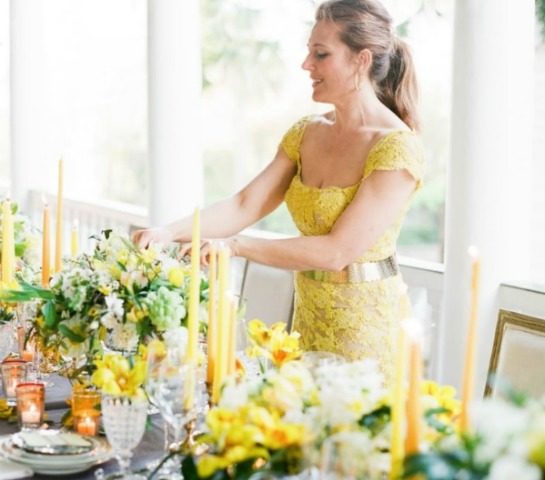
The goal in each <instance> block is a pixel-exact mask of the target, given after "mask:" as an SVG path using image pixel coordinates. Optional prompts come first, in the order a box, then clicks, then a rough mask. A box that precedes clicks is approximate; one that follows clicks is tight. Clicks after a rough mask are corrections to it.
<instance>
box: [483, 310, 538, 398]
mask: <svg viewBox="0 0 545 480" xmlns="http://www.w3.org/2000/svg"><path fill="white" fill-rule="evenodd" d="M544 365H545V319H542V318H535V317H529V316H527V315H522V314H520V313H515V312H510V311H507V310H500V313H499V316H498V323H497V326H496V334H495V337H494V346H493V348H492V355H491V357H490V366H489V368H488V373H489V381H488V383H487V386H486V389H485V396H488V395H490V396H493V397H494V396H501V393H502V385H506V386H508V387H512V388H514V389H515V390H519V391H521V392H524V393H527V394H530V395H532V396H535V397H541V396H543V395H544V394H545V368H543V366H544Z"/></svg>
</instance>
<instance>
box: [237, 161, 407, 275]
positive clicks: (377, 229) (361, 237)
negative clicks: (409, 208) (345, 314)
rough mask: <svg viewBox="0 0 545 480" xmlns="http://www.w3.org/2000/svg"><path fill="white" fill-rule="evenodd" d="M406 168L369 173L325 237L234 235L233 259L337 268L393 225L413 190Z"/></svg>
mask: <svg viewBox="0 0 545 480" xmlns="http://www.w3.org/2000/svg"><path fill="white" fill-rule="evenodd" d="M415 185H416V181H415V179H414V177H413V176H412V175H411V174H410V173H409V172H408V171H407V170H393V171H374V172H373V173H372V174H371V175H369V177H367V179H365V180H364V181H363V182H362V184H361V186H360V188H359V189H358V192H357V193H356V195H355V197H354V200H353V201H352V202H351V203H350V205H348V207H347V208H346V210H345V211H344V212H343V213H342V215H341V216H340V217H339V218H338V219H337V221H336V223H335V225H334V226H333V228H332V230H331V232H330V233H328V234H327V235H320V236H307V237H299V238H291V239H283V240H263V239H255V238H248V237H243V236H237V237H234V238H232V239H229V240H228V244H229V247H230V248H231V250H232V251H233V255H237V256H242V257H246V258H248V259H249V260H252V261H255V262H258V263H263V264H266V265H271V266H273V267H279V268H286V269H290V270H330V271H337V270H342V269H343V268H344V267H346V266H347V265H348V264H350V263H352V262H354V260H356V259H357V258H358V257H360V256H361V255H363V254H364V253H365V251H366V250H368V249H369V248H371V247H372V246H373V245H374V244H375V242H376V241H377V240H378V239H379V237H380V236H381V235H382V234H383V233H384V232H385V231H386V229H387V228H388V227H389V226H390V225H391V224H392V223H393V222H394V221H395V219H396V218H397V216H398V215H399V214H400V213H401V211H402V209H403V208H404V206H405V204H406V202H407V200H408V198H409V196H410V195H411V193H412V192H413V191H414V188H415Z"/></svg>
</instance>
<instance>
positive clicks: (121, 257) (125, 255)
mask: <svg viewBox="0 0 545 480" xmlns="http://www.w3.org/2000/svg"><path fill="white" fill-rule="evenodd" d="M115 260H116V262H118V263H119V264H121V265H127V262H128V260H129V251H128V250H127V249H126V248H122V249H121V250H119V251H118V252H117V255H116V257H115Z"/></svg>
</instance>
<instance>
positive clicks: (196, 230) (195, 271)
mask: <svg viewBox="0 0 545 480" xmlns="http://www.w3.org/2000/svg"><path fill="white" fill-rule="evenodd" d="M200 266H201V225H200V215H199V209H198V208H196V209H195V213H194V214H193V230H192V235H191V276H190V279H189V307H188V311H187V330H188V343H187V361H188V362H193V363H196V361H197V344H198V337H199V286H200V283H201V274H200Z"/></svg>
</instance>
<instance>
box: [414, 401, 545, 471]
mask: <svg viewBox="0 0 545 480" xmlns="http://www.w3.org/2000/svg"><path fill="white" fill-rule="evenodd" d="M471 417H472V431H471V432H470V433H464V434H459V433H456V432H453V433H452V434H451V435H447V436H444V437H442V438H439V439H437V441H436V442H435V443H433V444H432V445H431V446H430V448H429V450H428V451H426V452H423V453H420V454H418V455H413V456H411V457H409V458H408V459H406V461H405V476H406V477H410V476H411V475H417V474H419V475H422V476H423V477H424V478H426V479H428V480H440V479H461V478H471V479H489V480H504V479H505V480H507V479H513V478H516V479H518V480H540V479H541V478H543V472H544V471H545V405H544V404H543V402H542V401H536V400H532V399H530V398H528V397H526V396H524V395H521V394H520V393H515V392H510V393H509V394H508V395H507V396H506V398H486V399H484V400H482V401H480V402H479V403H477V404H475V405H474V409H473V411H472V415H471Z"/></svg>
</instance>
